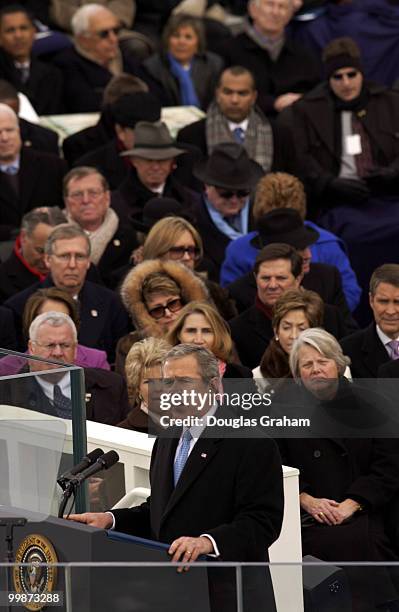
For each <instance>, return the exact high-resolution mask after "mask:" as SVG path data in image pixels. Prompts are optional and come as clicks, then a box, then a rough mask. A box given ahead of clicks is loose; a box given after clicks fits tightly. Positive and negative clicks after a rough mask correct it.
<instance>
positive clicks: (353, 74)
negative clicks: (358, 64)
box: [331, 70, 359, 81]
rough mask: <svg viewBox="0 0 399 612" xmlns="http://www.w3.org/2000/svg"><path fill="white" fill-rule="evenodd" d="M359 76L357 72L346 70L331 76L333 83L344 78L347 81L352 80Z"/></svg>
mask: <svg viewBox="0 0 399 612" xmlns="http://www.w3.org/2000/svg"><path fill="white" fill-rule="evenodd" d="M358 74H359V71H358V70H348V72H338V73H337V74H333V75H331V78H332V79H333V80H334V81H342V80H343V78H344V77H348V79H354V78H355V77H357V75H358Z"/></svg>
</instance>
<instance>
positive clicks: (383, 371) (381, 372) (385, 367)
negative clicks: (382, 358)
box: [378, 359, 399, 378]
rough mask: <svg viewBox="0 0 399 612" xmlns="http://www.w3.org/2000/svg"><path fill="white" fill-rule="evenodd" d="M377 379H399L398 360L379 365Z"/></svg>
mask: <svg viewBox="0 0 399 612" xmlns="http://www.w3.org/2000/svg"><path fill="white" fill-rule="evenodd" d="M378 378H399V360H398V359H391V360H390V361H387V362H386V363H383V364H382V365H380V367H379V368H378Z"/></svg>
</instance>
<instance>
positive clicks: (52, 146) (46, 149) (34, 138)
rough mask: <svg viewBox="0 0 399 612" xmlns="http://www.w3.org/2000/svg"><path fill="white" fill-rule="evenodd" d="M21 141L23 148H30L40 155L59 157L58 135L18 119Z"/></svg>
mask: <svg viewBox="0 0 399 612" xmlns="http://www.w3.org/2000/svg"><path fill="white" fill-rule="evenodd" d="M19 127H20V130H21V139H22V144H23V146H24V147H32V149H34V150H35V151H39V152H42V153H53V154H54V155H59V152H60V150H59V147H58V134H57V132H54V130H49V129H48V128H45V127H43V126H41V125H36V124H35V123H31V122H30V121H26V119H22V118H21V117H20V118H19Z"/></svg>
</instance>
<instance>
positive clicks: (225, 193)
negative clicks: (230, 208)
mask: <svg viewBox="0 0 399 612" xmlns="http://www.w3.org/2000/svg"><path fill="white" fill-rule="evenodd" d="M216 191H217V192H218V194H219V195H220V197H221V198H224V199H225V200H230V198H233V197H234V196H237V198H247V197H248V196H249V191H247V189H237V190H236V191H233V190H231V191H230V190H224V189H218V188H216Z"/></svg>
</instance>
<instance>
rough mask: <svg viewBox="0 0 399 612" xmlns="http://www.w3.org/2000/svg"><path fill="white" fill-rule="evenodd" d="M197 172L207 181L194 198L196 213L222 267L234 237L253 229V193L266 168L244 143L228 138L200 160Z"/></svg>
mask: <svg viewBox="0 0 399 612" xmlns="http://www.w3.org/2000/svg"><path fill="white" fill-rule="evenodd" d="M194 175H195V176H196V177H197V178H198V179H199V180H200V181H202V182H203V184H204V192H203V194H202V198H201V200H199V201H194V202H193V205H192V209H193V215H194V217H195V218H196V220H197V229H198V231H199V233H200V234H201V237H202V239H203V242H204V254H205V256H206V257H207V258H208V259H210V260H211V261H212V263H213V264H214V265H215V267H216V269H217V270H220V267H221V265H222V263H223V260H224V255H225V250H226V248H227V246H228V244H229V243H230V241H231V240H234V239H235V238H238V237H240V236H243V235H244V234H247V233H248V232H249V231H251V230H252V229H253V227H252V225H253V220H252V215H251V206H250V195H251V192H252V190H253V189H254V188H255V186H256V183H257V182H258V180H259V179H260V178H261V176H262V175H263V170H262V168H261V166H259V164H257V163H256V162H254V161H252V160H251V159H250V158H249V157H248V154H247V152H246V150H245V148H244V147H243V146H242V145H239V144H236V143H233V142H227V143H222V144H220V145H218V146H217V147H215V148H214V150H213V152H212V153H211V155H210V156H209V158H208V159H207V160H205V161H202V162H200V163H197V164H196V166H195V169H194Z"/></svg>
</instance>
